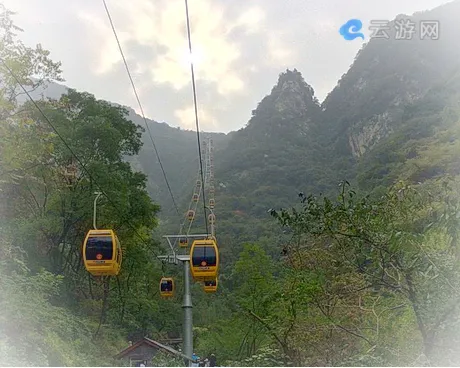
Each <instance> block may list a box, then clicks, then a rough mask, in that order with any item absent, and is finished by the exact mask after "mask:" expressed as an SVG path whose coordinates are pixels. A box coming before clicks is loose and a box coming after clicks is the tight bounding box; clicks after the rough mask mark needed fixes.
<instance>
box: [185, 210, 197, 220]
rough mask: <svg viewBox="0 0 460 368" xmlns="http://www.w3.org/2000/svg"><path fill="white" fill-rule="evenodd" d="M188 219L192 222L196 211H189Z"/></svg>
mask: <svg viewBox="0 0 460 368" xmlns="http://www.w3.org/2000/svg"><path fill="white" fill-rule="evenodd" d="M187 218H188V220H189V221H192V220H193V219H194V218H195V211H194V210H189V211H188V212H187Z"/></svg>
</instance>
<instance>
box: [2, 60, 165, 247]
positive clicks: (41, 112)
mask: <svg viewBox="0 0 460 368" xmlns="http://www.w3.org/2000/svg"><path fill="white" fill-rule="evenodd" d="M0 61H1V62H2V64H3V65H4V66H5V68H6V69H7V70H8V72H9V73H10V74H11V76H12V77H13V78H14V79H15V80H16V82H17V83H18V85H19V86H20V87H21V89H22V90H23V91H24V93H25V94H26V95H27V97H28V98H29V100H30V101H31V102H32V103H33V104H34V106H35V108H36V109H37V110H38V111H39V112H40V114H41V115H42V116H43V118H44V119H45V120H46V122H47V123H48V124H49V126H50V127H51V128H52V129H53V131H54V132H55V133H56V135H57V136H58V137H59V138H60V140H61V141H62V143H64V145H65V146H66V148H67V149H68V150H69V152H70V153H71V154H72V156H74V157H75V159H76V160H77V162H78V163H79V164H80V166H81V168H82V169H83V171H84V172H85V173H86V174H87V175H88V177H89V179H90V180H91V181H92V182H93V183H94V184H95V185H96V186H97V187H98V189H99V190H100V191H101V192H102V194H103V195H104V196H105V197H106V199H107V200H108V202H109V203H110V204H111V205H112V207H113V208H114V209H115V210H117V211H119V209H118V207H117V206H116V205H115V203H114V202H113V201H112V200H111V199H110V197H109V196H108V195H107V193H105V191H104V190H103V189H102V187H101V186H100V185H99V183H98V182H97V181H96V180H95V179H94V177H93V176H92V175H91V173H90V172H89V171H88V169H87V168H86V166H85V165H84V164H83V162H82V161H81V160H80V158H79V157H78V156H77V155H76V153H75V152H74V151H73V150H72V148H71V147H70V146H69V145H68V143H67V142H66V141H65V139H64V138H63V137H62V136H61V134H59V131H58V130H57V129H56V127H55V126H54V125H53V123H52V122H51V120H50V119H49V118H48V116H46V114H45V113H44V112H43V110H42V109H41V108H40V106H39V105H38V104H37V102H35V100H34V99H33V98H32V96H31V95H30V93H29V92H28V91H27V90H26V89H25V88H24V86H23V85H22V83H21V82H20V81H19V79H18V77H17V76H16V74H14V73H13V71H12V70H11V68H10V67H9V66H8V64H7V63H6V62H5V61H4V60H3V58H0ZM119 212H120V213H122V211H119ZM121 220H122V222H124V223H126V224H127V225H128V226H129V227H130V228H131V229H132V230H133V231H134V233H135V234H136V235H137V236H138V238H139V239H140V240H141V241H142V242H143V243H144V244H145V245H147V246H149V244H148V243H147V242H146V241H145V240H144V238H143V237H142V235H140V234H139V232H138V231H137V229H136V228H135V227H134V226H133V225H132V224H131V223H130V222H129V221H127V220H126V219H125V218H122V219H121ZM153 253H154V255H155V256H157V254H156V252H155V251H153Z"/></svg>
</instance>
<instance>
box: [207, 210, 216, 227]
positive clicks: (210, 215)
mask: <svg viewBox="0 0 460 368" xmlns="http://www.w3.org/2000/svg"><path fill="white" fill-rule="evenodd" d="M208 221H209V223H210V224H211V225H214V223H215V222H216V215H214V214H213V213H211V214H209V216H208Z"/></svg>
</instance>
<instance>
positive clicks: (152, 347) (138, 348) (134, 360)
mask: <svg viewBox="0 0 460 368" xmlns="http://www.w3.org/2000/svg"><path fill="white" fill-rule="evenodd" d="M158 351H163V352H165V353H167V354H170V355H173V356H176V357H179V358H182V359H186V360H191V357H187V356H185V355H184V354H182V353H181V352H179V351H177V350H175V349H173V348H172V347H170V346H167V345H164V344H162V343H159V342H158V341H155V340H152V339H149V338H148V337H144V338H143V339H142V340H139V341H137V342H136V343H134V344H132V345H131V346H128V347H127V348H126V349H125V350H123V351H121V352H120V353H118V354H117V355H116V356H115V359H120V360H123V361H125V362H126V363H128V364H129V366H130V367H139V366H141V364H143V366H148V365H149V362H150V361H152V359H153V358H154V357H155V355H156V354H157V353H158Z"/></svg>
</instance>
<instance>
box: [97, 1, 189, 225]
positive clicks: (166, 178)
mask: <svg viewBox="0 0 460 368" xmlns="http://www.w3.org/2000/svg"><path fill="white" fill-rule="evenodd" d="M102 2H103V3H104V7H105V10H106V12H107V16H108V18H109V21H110V26H111V27H112V31H113V34H114V35H115V39H116V40H117V44H118V49H119V50H120V54H121V57H122V58H123V63H124V64H125V68H126V71H127V73H128V77H129V80H130V81H131V85H132V87H133V91H134V95H135V96H136V100H137V103H138V104H139V109H140V111H141V114H142V118H143V119H144V123H145V127H146V128H147V132H148V134H149V137H150V140H151V142H152V145H153V149H154V150H155V154H156V156H157V159H158V162H159V163H160V167H161V171H162V172H163V177H164V178H165V182H166V186H167V187H168V191H169V194H170V195H171V198H172V201H173V205H174V208H175V209H176V212H177V215H178V216H180V213H179V208H178V207H177V204H176V200H175V199H174V195H173V193H172V190H171V186H170V185H169V181H168V177H167V176H166V171H165V169H164V167H163V164H162V162H161V159H160V155H159V153H158V150H157V147H156V144H155V142H154V140H153V137H152V133H151V132H150V128H149V125H148V124H147V119H146V118H145V115H144V109H143V108H142V104H141V101H140V99H139V95H138V94H137V90H136V86H135V85H134V81H133V78H132V77H131V73H130V71H129V67H128V63H127V61H126V58H125V55H124V53H123V49H122V48H121V44H120V40H119V39H118V36H117V32H116V30H115V26H114V24H113V21H112V17H111V16H110V12H109V9H108V8H107V4H106V2H105V0H102Z"/></svg>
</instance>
